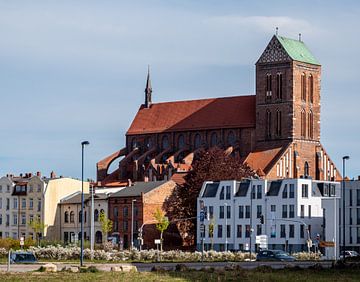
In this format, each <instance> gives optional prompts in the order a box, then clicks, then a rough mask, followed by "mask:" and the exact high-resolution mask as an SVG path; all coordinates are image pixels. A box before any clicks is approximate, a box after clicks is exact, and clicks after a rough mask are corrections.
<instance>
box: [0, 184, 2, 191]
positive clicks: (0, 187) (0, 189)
mask: <svg viewBox="0 0 360 282" xmlns="http://www.w3.org/2000/svg"><path fill="white" fill-rule="evenodd" d="M0 193H2V185H0Z"/></svg>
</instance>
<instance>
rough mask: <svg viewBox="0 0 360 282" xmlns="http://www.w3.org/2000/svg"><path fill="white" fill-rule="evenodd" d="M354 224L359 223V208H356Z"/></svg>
mask: <svg viewBox="0 0 360 282" xmlns="http://www.w3.org/2000/svg"><path fill="white" fill-rule="evenodd" d="M356 224H360V208H357V209H356Z"/></svg>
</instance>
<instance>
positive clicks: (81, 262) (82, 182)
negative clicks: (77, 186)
mask: <svg viewBox="0 0 360 282" xmlns="http://www.w3.org/2000/svg"><path fill="white" fill-rule="evenodd" d="M89 144H90V143H89V141H83V142H81V241H80V266H83V263H84V148H85V146H87V145H89Z"/></svg>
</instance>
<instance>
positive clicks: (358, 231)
mask: <svg viewBox="0 0 360 282" xmlns="http://www.w3.org/2000/svg"><path fill="white" fill-rule="evenodd" d="M356 243H357V244H360V227H357V228H356Z"/></svg>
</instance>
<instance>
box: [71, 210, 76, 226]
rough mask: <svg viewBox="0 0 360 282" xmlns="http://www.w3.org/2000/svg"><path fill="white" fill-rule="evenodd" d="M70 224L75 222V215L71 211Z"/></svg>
mask: <svg viewBox="0 0 360 282" xmlns="http://www.w3.org/2000/svg"><path fill="white" fill-rule="evenodd" d="M70 222H71V223H74V222H75V213H74V212H73V211H71V212H70Z"/></svg>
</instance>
